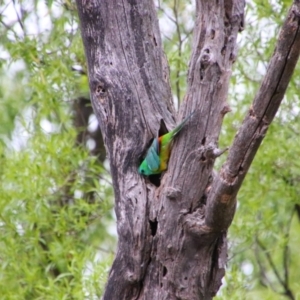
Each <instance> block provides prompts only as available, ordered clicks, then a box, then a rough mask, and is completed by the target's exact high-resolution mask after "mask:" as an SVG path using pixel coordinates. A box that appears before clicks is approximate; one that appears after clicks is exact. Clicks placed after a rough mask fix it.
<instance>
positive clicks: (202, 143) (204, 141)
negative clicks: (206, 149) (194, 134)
mask: <svg viewBox="0 0 300 300" xmlns="http://www.w3.org/2000/svg"><path fill="white" fill-rule="evenodd" d="M205 143H206V136H205V137H204V138H203V139H202V141H201V145H205Z"/></svg>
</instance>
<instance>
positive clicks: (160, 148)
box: [139, 112, 194, 176]
mask: <svg viewBox="0 0 300 300" xmlns="http://www.w3.org/2000/svg"><path fill="white" fill-rule="evenodd" d="M193 113H194V112H192V113H191V114H190V115H189V116H188V117H187V118H185V119H184V120H183V121H182V122H181V123H180V124H179V125H178V126H176V127H175V128H174V129H173V130H172V131H170V132H168V133H166V134H164V135H162V136H160V137H156V138H154V140H153V142H152V144H151V146H150V148H149V149H148V151H147V154H146V157H145V159H144V160H143V161H142V163H141V164H140V166H139V173H140V174H142V175H145V176H149V175H154V174H160V173H162V172H163V171H165V170H166V169H167V167H168V161H169V157H170V152H171V143H172V141H173V139H174V137H175V136H176V135H177V134H178V133H179V132H180V130H181V129H182V128H183V126H184V125H185V124H186V122H187V121H188V120H189V119H190V117H191V116H192V115H193Z"/></svg>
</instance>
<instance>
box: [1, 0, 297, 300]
mask: <svg viewBox="0 0 300 300" xmlns="http://www.w3.org/2000/svg"><path fill="white" fill-rule="evenodd" d="M290 4H291V1H279V0H273V1H271V0H270V1H266V0H264V1H258V0H257V1H248V4H247V10H246V12H247V13H246V17H245V19H246V20H245V24H246V28H245V30H244V31H243V32H242V33H241V34H240V37H239V39H240V40H239V45H240V49H239V52H238V58H237V61H236V63H235V66H234V71H233V77H232V81H231V87H230V93H229V96H228V103H229V104H230V106H231V108H232V112H231V113H230V114H228V115H227V116H226V118H225V121H224V126H223V130H222V135H221V137H220V144H221V147H226V146H229V145H230V144H231V142H232V140H233V137H234V134H235V132H236V130H237V129H238V127H239V124H240V121H241V119H242V118H243V116H244V115H245V112H246V111H247V110H248V108H249V105H250V103H251V101H252V99H253V97H254V96H255V92H256V90H257V88H258V86H259V82H260V80H261V78H262V76H263V75H264V73H265V70H266V67H267V64H268V60H269V58H270V56H271V54H272V51H273V48H274V43H275V40H276V37H277V33H278V31H279V28H280V25H281V24H282V22H283V20H284V17H285V15H286V12H287V10H288V7H289V5H290ZM156 5H157V10H158V15H159V20H160V27H161V30H162V38H163V41H164V47H165V52H166V54H167V56H168V59H169V63H170V71H171V83H172V89H173V94H174V101H175V102H176V103H177V104H178V103H180V101H181V100H182V98H183V97H184V94H185V87H186V74H187V69H188V63H189V54H190V43H191V36H192V29H193V18H194V16H193V12H194V2H188V1H180V0H164V1H157V2H156ZM85 70H86V66H85V58H84V53H83V47H82V42H81V37H80V32H79V28H78V20H77V12H76V7H75V5H74V3H73V2H72V1H59V0H58V1H42V0H30V1H14V0H11V1H10V0H3V1H2V2H0V177H1V178H0V291H1V297H2V298H1V299H9V300H10V299H30V300H31V299H94V298H96V297H97V296H100V295H101V293H102V290H103V288H104V284H105V281H106V276H107V272H108V270H109V267H110V264H111V262H112V258H113V253H114V251H115V248H116V230H115V224H114V223H115V220H114V213H113V191H112V186H111V183H110V176H109V171H108V163H107V160H106V157H105V149H104V146H103V141H102V139H101V134H100V131H99V127H98V125H97V121H96V119H95V116H94V115H93V113H92V108H91V106H90V104H89V99H88V98H89V93H88V85H87V77H86V75H85ZM299 72H300V69H299V67H298V68H297V70H296V72H295V74H294V76H293V79H292V82H291V83H290V86H289V89H288V91H287V94H286V97H285V100H284V102H283V104H282V107H281V109H280V111H279V113H278V115H277V117H276V119H275V121H274V123H273V124H272V126H271V128H270V130H269V132H268V134H267V137H266V139H265V140H264V142H263V145H262V147H261V148H260V150H259V153H258V155H257V157H256V158H255V161H254V164H253V166H252V168H251V169H250V172H249V174H248V176H247V178H246V181H245V183H244V185H243V187H242V189H241V191H240V193H239V197H238V207H237V213H236V216H235V219H234V221H233V224H232V226H231V227H230V231H229V237H230V243H229V248H230V254H229V255H230V257H229V262H228V267H227V273H226V277H225V279H224V284H223V286H222V288H221V290H220V292H219V294H218V296H217V299H249V300H250V299H275V300H277V299H278V300H279V299H300V292H299V290H300V281H299V278H300V257H299V255H298V252H299V250H298V249H299V248H300V234H299V232H300V223H299V221H300V200H299V194H300V160H299V156H300V150H299V149H300V147H299V145H300V143H299V138H298V136H299V134H300V122H299V111H300V100H299V90H300V89H299V84H300V83H299V78H300V76H299V75H300V74H299ZM222 159H224V157H223V158H222V157H221V158H220V159H219V161H218V165H217V166H216V168H218V167H219V166H220V164H221V163H222Z"/></svg>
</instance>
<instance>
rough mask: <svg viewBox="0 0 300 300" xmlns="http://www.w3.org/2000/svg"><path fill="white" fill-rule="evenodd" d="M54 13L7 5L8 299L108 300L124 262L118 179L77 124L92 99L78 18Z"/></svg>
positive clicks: (0, 137) (4, 277)
mask: <svg viewBox="0 0 300 300" xmlns="http://www.w3.org/2000/svg"><path fill="white" fill-rule="evenodd" d="M47 5H48V6H47ZM47 5H46V3H45V2H44V1H21V2H13V1H5V3H2V4H1V5H0V11H1V16H0V20H1V22H2V25H3V24H5V26H1V27H0V35H1V37H3V38H2V39H1V41H0V48H1V54H0V77H1V79H0V195H1V196H0V261H1V267H0V291H1V299H9V300H11V299H30V300H31V299H85V298H86V299H92V298H94V297H95V296H98V297H99V296H100V295H101V294H102V290H103V287H104V284H105V281H106V276H107V272H108V270H109V266H110V265H111V263H112V259H113V256H114V255H113V250H114V248H115V234H114V233H113V230H111V232H112V233H109V232H108V230H107V228H113V224H114V220H113V216H112V199H113V192H112V187H111V184H110V183H109V181H110V177H109V175H108V172H107V171H106V170H105V168H104V167H103V163H102V162H101V161H100V160H99V159H98V157H97V156H92V155H91V153H90V151H89V149H88V148H87V147H86V145H85V143H84V142H83V141H82V142H81V143H78V138H77V137H78V135H79V133H80V130H83V129H82V128H77V127H76V126H74V122H73V117H74V115H76V113H77V112H76V110H74V106H73V105H74V101H75V98H76V97H78V96H85V97H87V96H88V90H87V87H86V86H87V81H86V80H85V79H82V76H79V74H77V73H76V72H74V71H72V67H73V66H74V65H80V66H82V67H83V68H84V67H85V65H84V61H85V60H84V54H83V47H82V44H81V37H80V33H79V31H78V21H77V17H76V11H75V10H74V6H72V5H71V4H70V3H67V2H66V3H65V5H64V6H62V5H61V3H60V2H58V1H47ZM21 7H22V9H21ZM16 14H18V16H19V20H18V18H17V15H16ZM84 129H85V130H87V128H84Z"/></svg>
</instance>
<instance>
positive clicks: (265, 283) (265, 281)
mask: <svg viewBox="0 0 300 300" xmlns="http://www.w3.org/2000/svg"><path fill="white" fill-rule="evenodd" d="M257 245H258V243H257V237H256V246H255V249H254V252H255V256H256V259H257V260H256V261H257V263H258V267H259V272H260V277H261V280H260V283H261V285H262V286H264V287H268V286H269V287H270V288H271V289H272V291H273V292H274V293H276V294H280V292H279V291H277V290H276V288H275V286H274V285H273V283H272V281H271V280H270V279H269V278H268V276H267V271H266V268H265V266H264V265H263V262H262V261H261V258H260V255H259V251H258V246H257Z"/></svg>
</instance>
